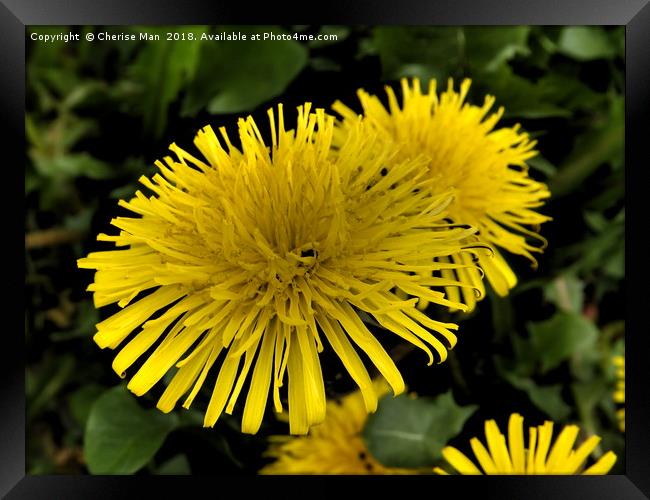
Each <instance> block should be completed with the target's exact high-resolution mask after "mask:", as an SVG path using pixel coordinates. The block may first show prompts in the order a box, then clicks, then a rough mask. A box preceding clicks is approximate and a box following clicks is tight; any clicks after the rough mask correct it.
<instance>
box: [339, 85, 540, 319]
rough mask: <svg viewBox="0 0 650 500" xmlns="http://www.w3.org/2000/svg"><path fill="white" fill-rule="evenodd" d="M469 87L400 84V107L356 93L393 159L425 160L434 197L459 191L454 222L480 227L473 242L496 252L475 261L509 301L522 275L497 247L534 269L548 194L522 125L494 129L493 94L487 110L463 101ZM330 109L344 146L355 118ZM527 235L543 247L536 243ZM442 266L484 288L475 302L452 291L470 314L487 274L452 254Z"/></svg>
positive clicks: (470, 293) (391, 95)
mask: <svg viewBox="0 0 650 500" xmlns="http://www.w3.org/2000/svg"><path fill="white" fill-rule="evenodd" d="M470 83H471V82H470V80H469V79H465V80H464V81H463V82H462V84H461V86H460V91H459V92H456V91H455V90H454V88H453V81H452V80H451V79H450V80H449V84H448V87H447V90H446V91H444V92H442V93H441V94H440V96H438V94H437V92H436V81H435V80H432V81H431V82H430V84H429V90H428V92H425V93H423V92H422V90H421V89H420V81H419V80H418V79H414V80H413V81H412V82H411V83H409V82H408V81H407V80H406V79H403V80H402V81H401V85H402V95H403V97H402V105H401V106H400V104H399V102H398V99H397V97H396V96H395V92H394V91H393V89H392V88H391V87H388V86H387V87H386V93H387V94H388V107H387V108H386V107H384V105H383V104H382V103H381V101H380V100H379V98H378V97H377V96H374V95H370V94H368V93H367V92H365V91H364V90H361V89H360V90H359V91H358V92H357V94H358V97H359V100H360V102H361V106H362V108H363V116H364V118H365V120H366V121H368V122H370V123H371V124H372V126H373V127H374V128H375V129H376V130H378V131H380V132H382V133H383V134H384V135H385V138H386V140H388V141H390V142H392V143H393V145H394V146H393V147H395V148H396V149H398V151H399V153H398V155H397V156H396V160H398V161H402V160H405V159H408V158H414V157H416V156H418V155H420V154H425V155H427V157H428V170H429V176H430V178H431V179H432V180H433V181H434V182H433V183H432V184H431V186H432V188H433V191H434V192H435V193H442V192H445V191H447V190H449V189H454V190H455V197H454V201H453V203H452V204H451V205H450V207H449V217H450V218H451V220H452V221H453V222H454V223H456V224H468V225H470V226H474V227H477V228H478V229H479V233H478V235H477V236H473V237H472V238H470V239H469V240H470V241H477V242H479V243H480V244H483V245H489V246H490V247H492V251H491V252H489V251H483V252H479V253H478V260H479V264H480V268H482V269H483V271H484V272H485V275H486V276H487V278H488V280H489V282H490V284H491V285H492V287H493V288H494V290H495V292H496V293H497V294H499V295H500V296H504V295H507V294H508V292H509V290H510V289H511V288H512V287H514V286H515V284H516V283H517V277H516V275H515V274H514V272H513V271H512V269H511V268H510V266H509V265H508V264H507V262H506V260H505V259H504V258H503V256H502V255H501V252H500V251H499V250H498V248H501V249H503V250H506V251H508V252H510V253H514V254H517V255H522V256H525V257H527V258H528V259H530V260H531V261H532V263H533V266H536V265H537V262H536V260H535V258H534V257H533V255H532V254H533V252H540V251H542V248H543V247H544V246H545V245H546V240H545V239H544V238H542V237H541V236H540V235H539V234H538V232H537V231H538V230H539V225H540V224H541V223H543V222H545V221H548V220H550V219H549V217H547V216H544V215H541V214H539V213H537V212H536V211H535V209H537V208H538V207H540V206H541V205H542V204H543V200H544V199H545V198H547V197H548V196H550V193H549V191H548V188H547V187H546V185H544V184H543V183H541V182H537V181H535V180H533V179H532V178H531V177H530V176H529V175H528V167H527V165H526V160H528V159H530V158H532V157H533V156H535V155H536V154H537V152H536V151H535V150H534V149H533V148H534V146H535V144H536V142H535V141H532V140H530V139H529V137H528V135H527V134H526V133H524V132H521V131H520V129H519V125H515V126H514V127H502V128H495V127H496V126H497V123H498V121H499V119H500V118H501V116H502V115H503V112H504V109H503V108H499V109H498V110H497V111H496V112H493V113H491V114H490V109H491V108H492V106H493V105H494V102H495V99H494V97H493V96H486V98H485V102H484V104H483V105H482V106H474V105H472V104H469V103H466V102H465V98H466V96H467V93H468V91H469V87H470ZM332 108H333V109H334V110H335V111H336V112H337V113H339V114H340V115H341V117H342V121H341V122H340V124H339V126H338V127H337V133H336V135H335V141H341V142H342V141H344V140H345V135H346V133H347V132H346V131H347V129H348V128H349V127H350V126H354V123H355V121H356V119H357V114H356V113H355V112H353V111H352V110H351V109H350V108H348V107H347V106H346V105H344V104H343V103H341V102H340V101H337V102H335V103H334V104H333V106H332ZM528 237H531V238H533V239H536V240H538V241H539V242H541V245H534V244H532V243H531V242H530V241H529V239H528ZM439 260H440V261H441V262H454V263H458V264H465V265H466V267H465V268H461V269H457V270H445V271H443V272H442V275H443V276H446V277H449V278H451V277H453V276H454V275H455V276H456V277H457V279H459V280H461V281H470V282H471V283H472V284H473V285H474V287H475V288H476V289H478V290H479V293H478V296H477V295H475V293H474V290H472V289H471V288H464V289H459V288H453V289H451V288H450V289H449V290H448V293H449V296H450V298H453V300H454V301H461V300H462V301H463V302H464V303H465V304H467V305H468V306H469V309H472V308H473V307H474V306H475V303H476V300H477V299H480V298H481V297H482V296H483V295H484V288H483V283H482V278H483V276H482V275H481V273H480V272H479V270H478V269H476V268H474V267H472V266H471V256H470V255H468V254H465V255H453V256H450V257H441V258H439ZM461 294H462V297H461ZM423 306H426V303H425V304H423Z"/></svg>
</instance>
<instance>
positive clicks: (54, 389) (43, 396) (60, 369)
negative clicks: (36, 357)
mask: <svg viewBox="0 0 650 500" xmlns="http://www.w3.org/2000/svg"><path fill="white" fill-rule="evenodd" d="M50 354H51V353H50ZM75 365H76V361H75V358H74V356H72V355H71V354H66V355H63V356H61V355H60V356H58V357H48V358H46V359H45V360H44V361H42V362H41V363H40V364H38V365H36V366H34V367H30V368H29V369H28V370H27V374H26V385H25V387H26V396H27V417H28V418H32V417H34V416H36V415H38V414H39V413H40V412H41V411H42V410H43V409H45V408H47V407H48V406H50V405H52V403H53V402H55V401H56V397H57V395H58V394H59V392H60V391H61V389H62V388H63V387H64V386H65V384H67V383H68V382H69V381H70V379H71V378H72V376H73V374H74V368H75Z"/></svg>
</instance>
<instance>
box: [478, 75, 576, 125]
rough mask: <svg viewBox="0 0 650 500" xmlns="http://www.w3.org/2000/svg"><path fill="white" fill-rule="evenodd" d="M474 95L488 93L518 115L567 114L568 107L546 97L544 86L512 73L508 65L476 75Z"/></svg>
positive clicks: (506, 113)
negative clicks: (477, 76)
mask: <svg viewBox="0 0 650 500" xmlns="http://www.w3.org/2000/svg"><path fill="white" fill-rule="evenodd" d="M477 83H478V86H477V89H476V90H475V92H477V95H479V94H483V93H489V94H492V95H494V96H496V97H497V105H499V106H504V108H505V115H506V116H508V117H515V116H516V117H521V118H549V117H569V116H571V110H569V109H567V108H565V107H562V106H560V105H559V104H556V103H554V102H553V101H552V100H549V99H548V98H547V95H546V93H545V92H543V88H542V87H539V86H538V85H536V84H535V83H533V82H531V81H530V80H527V79H525V78H523V77H521V76H519V75H516V74H515V73H513V71H512V69H511V68H510V67H509V66H508V65H503V66H500V67H499V68H498V69H497V70H495V71H491V72H484V73H482V74H481V75H480V77H479V78H477Z"/></svg>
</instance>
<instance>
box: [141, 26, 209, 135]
mask: <svg viewBox="0 0 650 500" xmlns="http://www.w3.org/2000/svg"><path fill="white" fill-rule="evenodd" d="M205 29H206V28H205V27H202V26H192V27H187V28H183V29H180V28H174V31H176V32H179V33H184V34H192V35H193V36H194V37H195V39H194V40H185V41H167V40H166V39H165V38H164V36H163V37H162V39H161V40H160V41H155V42H147V43H146V45H145V47H144V48H143V49H142V51H140V53H139V54H138V58H137V60H136V61H135V63H134V64H133V66H132V67H131V76H132V78H133V79H134V80H135V82H136V83H138V84H139V85H140V87H141V93H140V96H139V98H138V101H137V102H138V104H139V106H140V108H141V109H142V113H143V124H144V127H145V129H146V130H148V131H150V132H151V133H152V135H153V136H154V137H160V136H161V135H162V133H163V131H164V130H165V126H166V123H167V113H168V108H169V106H170V104H171V103H172V102H173V101H174V100H175V99H176V97H177V96H178V94H179V92H180V91H181V89H182V88H183V87H184V86H185V85H187V84H188V83H189V82H190V81H192V79H193V78H194V75H195V71H196V69H197V64H198V55H199V49H200V47H201V45H202V43H201V42H200V41H199V40H198V39H197V37H198V36H200V34H201V33H202V32H203V31H205ZM148 31H151V28H150V29H148ZM158 31H161V33H164V32H165V31H166V29H165V28H159V30H158ZM211 78H213V79H215V78H216V76H215V74H213V75H211Z"/></svg>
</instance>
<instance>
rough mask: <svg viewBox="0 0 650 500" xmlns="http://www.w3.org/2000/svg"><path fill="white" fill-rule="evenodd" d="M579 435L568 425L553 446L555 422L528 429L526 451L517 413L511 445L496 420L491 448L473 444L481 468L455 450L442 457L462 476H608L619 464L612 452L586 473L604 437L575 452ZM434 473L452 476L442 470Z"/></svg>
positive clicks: (488, 433)
mask: <svg viewBox="0 0 650 500" xmlns="http://www.w3.org/2000/svg"><path fill="white" fill-rule="evenodd" d="M579 433H580V428H579V427H578V426H576V425H567V426H565V427H564V428H563V429H562V431H561V432H560V434H559V435H558V436H557V437H556V438H555V442H553V422H550V421H546V422H544V424H543V425H538V426H537V427H530V428H529V429H528V446H527V447H526V445H525V441H524V419H523V417H522V416H521V415H519V414H518V413H513V414H512V415H510V420H509V421H508V440H507V444H506V437H505V436H504V435H503V434H501V431H500V430H499V427H498V426H497V424H496V422H495V421H494V420H488V421H486V422H485V437H486V440H487V448H486V447H485V446H484V445H483V443H481V441H480V440H479V439H478V438H472V439H471V440H470V445H471V447H472V451H473V452H474V455H475V457H476V460H477V461H478V464H479V466H480V468H479V466H477V465H476V464H475V463H474V462H472V461H471V460H470V459H469V458H467V456H465V455H464V454H463V453H462V452H461V451H459V450H457V449H456V448H454V447H453V446H446V447H445V448H443V450H442V455H443V457H444V458H445V460H446V461H447V462H448V463H449V464H450V465H451V466H452V467H453V468H454V469H455V470H456V471H457V472H458V473H459V474H468V475H474V474H488V475H492V474H556V475H559V474H583V475H595V474H607V473H608V472H609V470H610V469H611V468H612V466H613V465H614V463H615V462H616V455H615V454H614V453H613V452H611V451H608V452H607V453H605V454H604V455H602V456H601V457H600V458H599V459H598V460H596V461H595V463H594V464H593V465H591V466H590V467H588V468H586V469H585V468H584V466H585V461H586V460H587V459H588V458H589V455H590V454H591V453H592V452H593V451H594V449H595V448H596V447H597V446H598V443H599V442H600V437H598V436H591V437H589V438H587V439H585V440H584V441H583V442H582V443H581V444H580V446H578V448H577V449H574V444H575V442H576V439H577V438H578V434H579ZM551 445H552V446H551ZM434 472H436V473H438V474H448V472H447V471H445V470H444V469H442V468H440V467H436V468H435V469H434Z"/></svg>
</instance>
